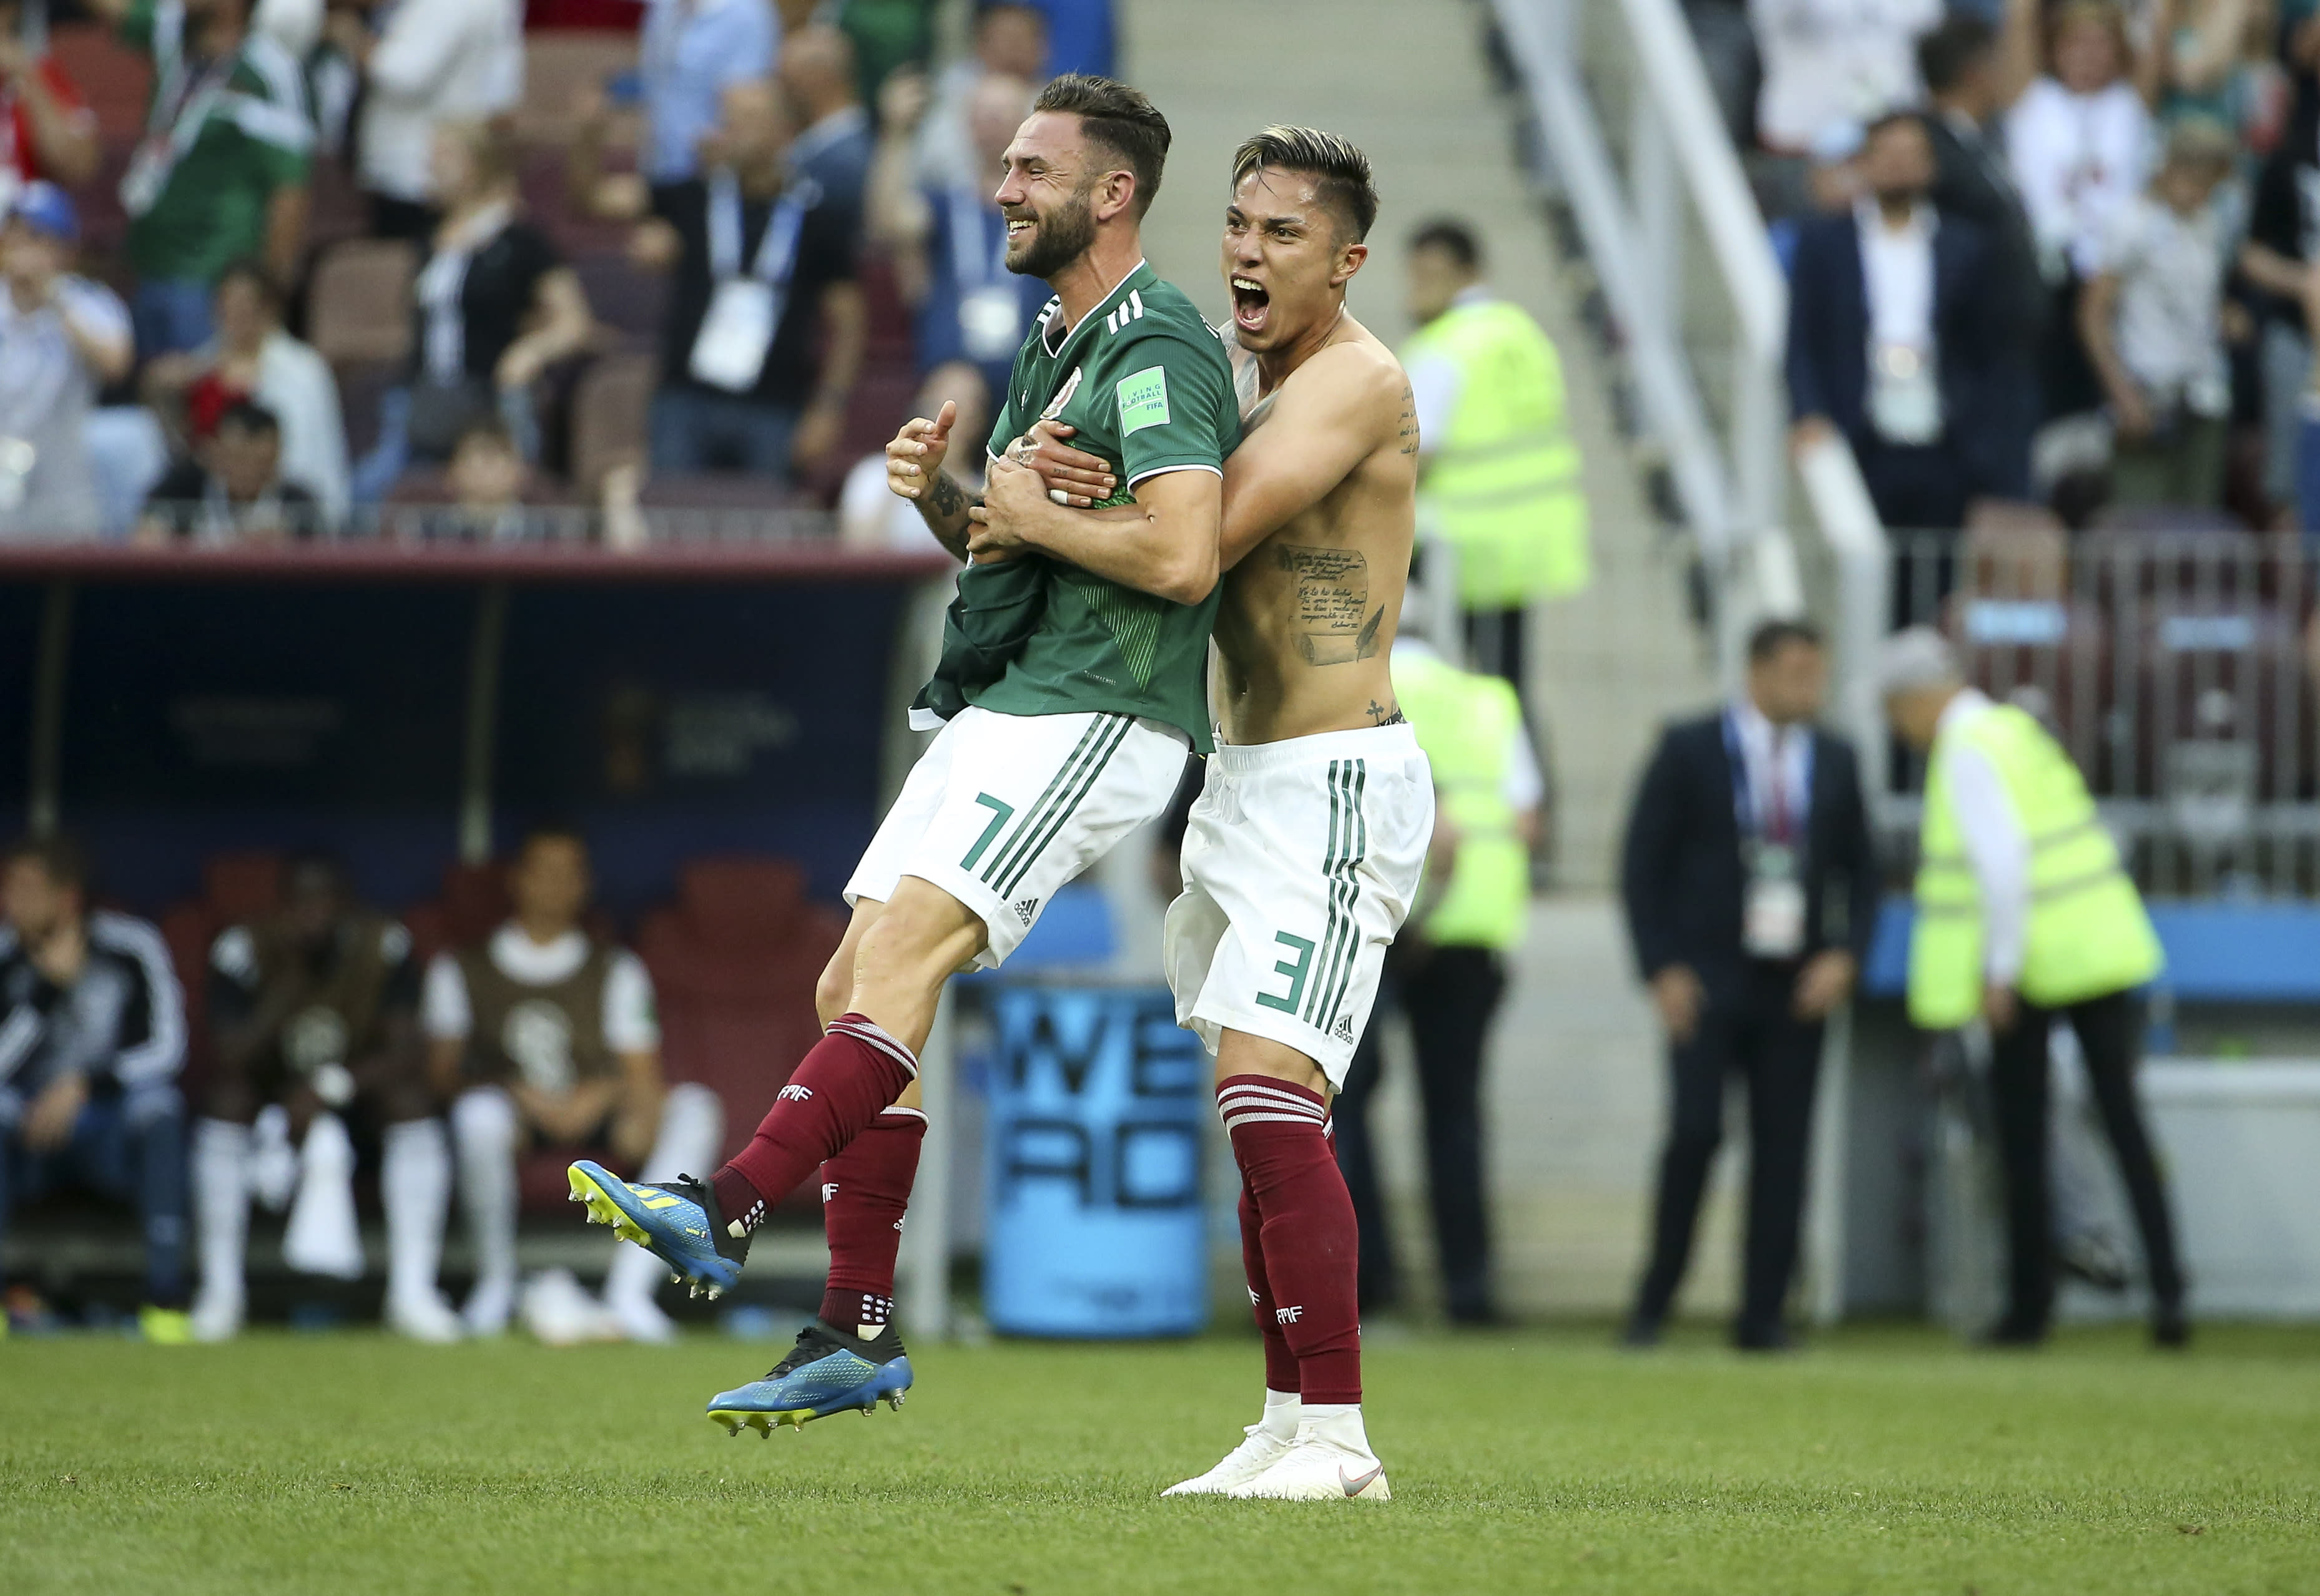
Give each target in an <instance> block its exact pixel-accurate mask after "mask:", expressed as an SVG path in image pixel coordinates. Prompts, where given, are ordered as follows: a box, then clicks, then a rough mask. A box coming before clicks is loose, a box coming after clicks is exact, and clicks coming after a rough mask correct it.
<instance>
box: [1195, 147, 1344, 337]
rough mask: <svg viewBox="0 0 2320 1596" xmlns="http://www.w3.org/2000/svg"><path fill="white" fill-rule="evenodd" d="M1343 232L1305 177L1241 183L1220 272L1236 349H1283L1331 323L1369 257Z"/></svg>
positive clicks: (1277, 170) (1263, 170) (1276, 173)
mask: <svg viewBox="0 0 2320 1596" xmlns="http://www.w3.org/2000/svg"><path fill="white" fill-rule="evenodd" d="M1345 234H1346V220H1345V218H1343V217H1341V216H1339V215H1337V213H1336V212H1334V211H1332V210H1331V209H1330V208H1329V206H1328V205H1327V204H1326V203H1323V202H1322V200H1321V198H1320V183H1319V180H1318V179H1316V178H1315V177H1313V176H1310V174H1308V173H1304V172H1297V171H1291V170H1288V169H1286V168H1282V167H1257V168H1256V169H1255V170H1254V171H1252V172H1250V173H1249V175H1248V176H1246V177H1244V178H1242V179H1241V180H1240V183H1239V184H1238V185H1237V186H1236V187H1235V188H1234V190H1233V197H1232V203H1230V204H1228V205H1227V206H1226V207H1225V239H1224V270H1225V284H1226V286H1227V287H1228V288H1230V289H1231V290H1232V297H1233V335H1234V337H1236V338H1238V339H1239V340H1240V347H1242V348H1244V349H1247V350H1249V351H1251V352H1252V353H1262V352H1264V351H1265V350H1268V349H1279V348H1284V347H1288V346H1290V345H1291V344H1293V343H1295V342H1296V341H1297V340H1298V339H1299V338H1302V337H1304V336H1305V335H1306V334H1307V333H1309V332H1310V331H1311V330H1312V329H1314V328H1315V327H1317V326H1319V325H1322V324H1324V323H1326V322H1328V321H1329V320H1334V319H1335V318H1336V316H1337V311H1338V309H1339V307H1340V306H1341V305H1343V303H1344V302H1345V287H1346V281H1347V280H1348V279H1349V278H1351V277H1352V276H1353V275H1354V274H1355V272H1357V271H1359V270H1361V268H1362V262H1363V261H1364V259H1366V258H1367V257H1368V255H1369V247H1368V246H1367V245H1365V244H1357V243H1354V242H1352V241H1351V240H1350V239H1346V237H1345Z"/></svg>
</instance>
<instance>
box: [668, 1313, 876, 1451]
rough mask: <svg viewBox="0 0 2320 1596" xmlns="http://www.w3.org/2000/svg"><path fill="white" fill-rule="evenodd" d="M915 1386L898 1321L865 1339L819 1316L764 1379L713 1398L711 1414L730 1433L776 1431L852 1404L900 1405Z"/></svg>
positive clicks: (868, 1408)
mask: <svg viewBox="0 0 2320 1596" xmlns="http://www.w3.org/2000/svg"><path fill="white" fill-rule="evenodd" d="M910 1388H911V1360H910V1357H908V1356H907V1355H906V1354H905V1353H904V1352H903V1351H902V1337H901V1336H900V1335H898V1334H897V1333H895V1330H894V1327H893V1325H891V1324H889V1325H886V1326H884V1327H883V1328H882V1329H881V1330H879V1331H878V1333H877V1335H876V1336H875V1337H873V1338H872V1339H869V1340H867V1341H865V1340H864V1339H862V1338H861V1337H859V1336H849V1335H847V1333H846V1332H845V1331H844V1330H838V1329H835V1328H833V1327H831V1326H829V1325H827V1324H824V1323H823V1322H822V1321H820V1320H819V1319H817V1320H815V1321H813V1322H811V1324H809V1325H807V1326H806V1327H805V1329H803V1330H800V1331H799V1332H798V1339H797V1345H796V1346H794V1347H793V1348H790V1355H789V1356H788V1357H784V1359H782V1361H781V1362H779V1363H777V1364H775V1366H773V1369H772V1371H771V1372H770V1373H769V1374H767V1375H766V1377H765V1378H764V1379H762V1380H757V1381H753V1382H751V1383H750V1384H747V1385H744V1386H742V1387H741V1388H740V1389H739V1391H728V1392H723V1393H720V1394H718V1395H716V1396H713V1397H711V1398H710V1399H709V1416H710V1418H711V1419H713V1420H716V1421H717V1422H718V1423H720V1424H721V1425H723V1426H724V1427H725V1430H726V1433H727V1434H729V1435H733V1436H739V1434H740V1433H741V1432H742V1431H743V1430H744V1429H754V1430H756V1431H757V1433H758V1434H759V1435H763V1436H771V1435H772V1434H773V1433H774V1431H775V1429H779V1428H780V1427H781V1426H782V1425H784V1424H788V1425H794V1426H803V1425H805V1424H806V1423H808V1422H809V1421H811V1420H815V1419H827V1418H829V1416H830V1415H831V1414H832V1413H842V1412H844V1411H846V1410H847V1409H848V1408H852V1409H854V1410H856V1411H858V1412H862V1413H869V1412H873V1411H876V1409H877V1406H878V1404H879V1403H880V1402H884V1403H885V1404H886V1405H887V1406H888V1407H890V1408H899V1407H901V1406H902V1393H904V1392H906V1391H908V1390H910Z"/></svg>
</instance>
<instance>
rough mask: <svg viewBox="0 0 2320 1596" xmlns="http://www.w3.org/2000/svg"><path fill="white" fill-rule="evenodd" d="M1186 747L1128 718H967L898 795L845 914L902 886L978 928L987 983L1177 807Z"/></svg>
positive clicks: (980, 712)
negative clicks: (1101, 865)
mask: <svg viewBox="0 0 2320 1596" xmlns="http://www.w3.org/2000/svg"><path fill="white" fill-rule="evenodd" d="M1191 747H1192V739H1191V738H1190V737H1188V736H1186V735H1184V734H1183V732H1181V731H1178V730H1177V729H1176V728H1175V727H1174V726H1165V725H1163V724H1162V723H1160V722H1159V721H1156V720H1142V719H1138V718H1137V717H1135V716H1132V715H1111V714H1087V713H1082V714H1075V715H1001V714H998V713H996V712H994V711H992V710H989V709H980V708H974V707H973V706H969V707H968V708H965V709H963V710H961V711H959V713H958V714H957V715H956V717H953V718H952V720H951V721H950V723H949V724H948V725H947V726H944V727H943V729H942V731H941V733H940V735H938V736H937V737H936V738H935V740H934V741H933V742H932V743H931V744H928V746H927V751H926V752H925V753H922V754H920V755H919V762H918V763H917V764H915V765H913V766H911V773H910V776H909V778H908V779H907V780H904V781H903V783H902V792H901V794H900V795H899V796H897V797H896V798H895V799H894V807H893V808H891V809H889V810H887V811H886V818H885V819H884V820H883V821H881V822H880V823H879V825H878V834H877V835H875V836H874V837H872V838H871V839H870V846H869V847H868V848H867V849H866V850H865V852H863V855H862V862H861V863H860V864H858V865H856V866H855V867H854V877H853V879H851V880H849V881H847V883H846V901H847V904H849V905H851V904H854V903H856V902H858V901H859V900H861V899H863V898H865V897H866V898H869V899H870V900H872V901H873V902H875V903H884V902H885V901H886V900H887V899H889V898H891V897H893V895H894V886H895V883H896V882H898V881H900V880H901V879H902V878H903V877H904V876H918V877H920V878H921V879H925V880H929V881H931V882H933V883H934V884H935V885H936V886H938V887H939V888H942V889H943V890H944V891H945V892H947V893H949V894H950V895H951V896H952V897H955V898H956V899H958V901H959V902H961V903H963V904H965V906H967V907H968V908H970V909H972V910H973V911H974V913H975V914H977V915H981V916H982V918H983V924H984V925H985V926H986V927H988V928H989V930H990V933H991V940H990V945H989V946H988V947H986V948H985V949H984V950H983V951H982V952H981V953H979V954H977V955H976V956H975V962H976V963H977V964H979V965H981V966H982V967H983V969H998V968H999V967H1000V966H1001V964H1003V963H1005V962H1006V961H1007V955H1009V954H1010V953H1012V952H1013V951H1015V949H1016V947H1017V945H1018V944H1019V943H1020V942H1022V940H1023V938H1024V935H1025V934H1026V933H1028V932H1029V931H1030V929H1031V927H1032V925H1033V924H1035V923H1037V921H1038V918H1039V910H1040V909H1041V908H1042V907H1043V906H1045V905H1046V904H1047V900H1048V899H1049V898H1050V897H1054V896H1055V894H1056V889H1057V888H1061V887H1063V886H1065V885H1066V884H1067V883H1069V882H1070V881H1072V880H1073V879H1074V878H1076V877H1077V876H1078V875H1079V874H1080V872H1081V871H1083V870H1086V869H1087V868H1088V866H1090V865H1092V864H1093V863H1094V862H1095V861H1097V860H1099V859H1101V858H1102V857H1103V856H1104V855H1105V854H1106V853H1108V852H1110V851H1111V849H1112V848H1113V846H1114V845H1115V844H1117V843H1119V841H1120V840H1121V839H1122V838H1124V837H1126V836H1127V835H1128V834H1129V833H1130V832H1132V831H1134V830H1136V828H1137V827H1138V826H1140V825H1145V824H1146V822H1149V821H1152V820H1156V819H1158V818H1159V817H1160V816H1161V815H1162V814H1163V813H1165V811H1166V809H1167V807H1168V800H1169V799H1170V798H1172V797H1174V795H1175V791H1176V783H1177V781H1178V780H1180V779H1181V778H1182V777H1183V773H1184V755H1185V753H1186V752H1187V751H1188V750H1189V749H1190V748H1191Z"/></svg>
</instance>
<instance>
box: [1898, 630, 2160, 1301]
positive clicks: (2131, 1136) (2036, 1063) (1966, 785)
mask: <svg viewBox="0 0 2320 1596" xmlns="http://www.w3.org/2000/svg"><path fill="white" fill-rule="evenodd" d="M1879 686H1880V688H1881V689H1882V690H1883V692H1884V695H1885V708H1886V714H1887V717H1888V718H1889V719H1890V720H1891V722H1892V724H1893V730H1894V733H1895V735H1897V736H1899V738H1900V740H1901V741H1902V742H1903V743H1905V744H1908V746H1909V747H1911V748H1914V749H1917V750H1918V751H1920V752H1922V753H1926V756H1927V757H1926V802H1925V816H1924V818H1923V820H1922V821H1921V822H1920V831H1919V835H1918V839H1917V852H1918V860H1919V862H1918V866H1917V922H1916V924H1915V927H1914V928H1913V930H1912V932H1911V933H1910V939H1909V996H1908V1001H1909V1018H1910V1020H1911V1021H1912V1022H1913V1023H1916V1024H1917V1025H1918V1026H1920V1027H1922V1028H1923V1029H1925V1030H1927V1031H1954V1030H1957V1029H1960V1028H1961V1027H1963V1026H1967V1025H1971V1024H1972V1023H1975V1022H1976V1021H1980V1022H1982V1023H1985V1024H1987V1025H1988V1027H1989V1036H1990V1063H1989V1087H1990V1096H1991V1100H1992V1105H1993V1107H1994V1109H1995V1114H1996V1118H1997V1122H1998V1157H1999V1161H2000V1163H2001V1164H2002V1166H2003V1167H2004V1168H2005V1172H2006V1227H2007V1252H2008V1257H2009V1267H2008V1273H2007V1310H2006V1313H2005V1316H2004V1317H2003V1318H2002V1319H2000V1320H1999V1321H1998V1323H1997V1324H1996V1325H1995V1326H1993V1327H1992V1328H1991V1330H1990V1331H1989V1338H1988V1339H1989V1340H1990V1341H1991V1342H1992V1343H1994V1344H1997V1345H2000V1346H2033V1345H2035V1344H2036V1343H2038V1342H2040V1341H2043V1340H2044V1339H2045V1336H2046V1331H2047V1329H2048V1326H2049V1325H2050V1323H2051V1322H2052V1321H2053V1308H2054V1236H2053V1210H2052V1203H2051V1197H2050V1195H2049V1189H2048V1177H2047V1159H2048V1145H2049V1144H2048V1134H2047V1132H2048V1125H2047V1119H2048V1083H2049V1079H2050V1075H2051V1064H2050V1060H2049V1055H2048V1050H2047V1043H2048V1041H2049V1037H2050V1033H2051V1032H2052V1031H2053V1023H2054V1021H2055V1019H2056V1018H2057V1017H2058V1016H2059V1017H2062V1018H2065V1019H2067V1020H2068V1021H2069V1023H2070V1025H2071V1030H2072V1031H2074V1032H2077V1033H2078V1039H2079V1050H2080V1058H2081V1059H2082V1061H2083V1063H2084V1065H2085V1068H2086V1074H2087V1081H2088V1084H2089V1086H2090V1087H2092V1088H2093V1092H2094V1099H2095V1106H2096V1109H2097V1111H2098V1113H2099V1114H2100V1115H2101V1117H2102V1122H2103V1129H2104V1131H2105V1132H2106V1133H2107V1135H2108V1137H2109V1138H2110V1144H2111V1150H2112V1151H2113V1152H2114V1153H2115V1154H2116V1156H2117V1159H2118V1169H2119V1174H2120V1176H2121V1177H2122V1178H2123V1180H2124V1182H2125V1186H2126V1193H2127V1198H2128V1202H2129V1205H2130V1206H2131V1207H2132V1208H2133V1209H2134V1221H2135V1226H2136V1228H2137V1229H2138V1230H2139V1231H2141V1232H2142V1235H2143V1261H2144V1266H2145V1269H2146V1272H2147V1275H2148V1278H2149V1282H2150V1286H2151V1300H2152V1310H2151V1311H2152V1321H2151V1328H2152V1339H2154V1340H2155V1341H2156V1342H2157V1343H2158V1344H2159V1345H2160V1346H2162V1347H2180V1346H2182V1345H2183V1344H2184V1342H2185V1341H2186V1340H2187V1339H2189V1333H2190V1332H2189V1321H2187V1320H2186V1318H2185V1316H2184V1305H2183V1276H2182V1272H2181V1270H2180V1267H2179V1266H2178V1264H2177V1262H2176V1256H2175V1234H2174V1226H2173V1222H2172V1220H2171V1219H2170V1216H2169V1213H2168V1206H2167V1190H2166V1185H2165V1182H2164V1180H2163V1178H2162V1177H2161V1174H2160V1170H2159V1163H2158V1159H2156V1157H2155V1156H2154V1155H2153V1153H2152V1147H2151V1137H2150V1133H2149V1132H2148V1131H2147V1130H2146V1128H2145V1127H2144V1125H2143V1112H2142V1109H2141V1108H2140V1106H2139V1105H2137V1104H2136V1102H2135V1096H2134V1070H2135V1066H2136V1064H2137V1063H2138V1061H2139V1054H2140V1052H2141V1044H2142V1035H2143V1022H2142V1013H2141V1009H2142V1005H2141V1003H2140V1002H2139V1001H2138V999H2137V997H2136V996H2135V994H2136V989H2137V988H2138V987H2142V986H2143V985H2145V984H2146V983H2147V982H2149V981H2150V980H2151V979H2152V977H2154V976H2156V975H2157V974H2158V973H2159V969H2160V964H2161V953H2160V947H2159V938H2158V935H2157V934H2156V933H2154V932H2153V931H2152V928H2151V919H2150V916H2149V915H2146V914H2145V913H2144V912H2143V899H2142V898H2141V897H2140V896H2139V895H2138V894H2137V893H2136V892H2135V889H2134V881H2133V880H2132V879H2129V878H2128V876H2127V874H2126V871H2125V869H2124V868H2123V867H2122V866H2121V864H2120V862H2119V857H2118V849H2117V845H2116V843H2113V842H2112V840H2111V834H2110V833H2109V831H2108V830H2107V829H2106V828H2105V827H2104V825H2103V824H2102V821H2101V819H2100V817H2099V816H2097V814H2096V813H2095V806H2094V800H2093V799H2092V798H2089V797H2088V795H2087V788H2086V782H2085V781H2084V780H2083V779H2082V778H2081V777H2080V774H2079V771H2078V768H2077V767H2076V766H2075V765H2073V764H2072V763H2071V756H2070V754H2069V753H2067V752H2066V751H2064V749H2063V748H2062V745H2061V744H2058V743H2056V742H2055V741H2054V739H2053V737H2052V736H2050V735H2047V733H2046V731H2045V730H2044V728H2043V727H2041V726H2039V724H2038V723H2037V721H2036V720H2035V719H2033V718H2032V717H2030V716H2029V715H2028V714H2026V713H2025V712H2024V711H2023V710H2021V709H2018V708H2015V707H2014V706H2013V705H2010V704H1993V703H1992V702H1990V700H1989V699H1987V698H1985V697H1984V696H1983V695H1982V694H1980V693H1979V692H1977V691H1975V690H1973V689H1972V688H1970V687H1968V686H1966V685H1965V679H1964V677H1963V675H1962V673H1961V672H1960V671H1959V669H1958V665H1957V661H1956V658H1955V656H1954V654H1953V653H1952V652H1951V649H1950V646H1949V644H1948V643H1947V641H1946V640H1944V638H1943V636H1942V635H1941V634H1940V633H1938V632H1936V631H1935V630H1933V629H1932V628H1931V627H1913V628H1911V629H1910V630H1908V631H1906V632H1902V633H1899V634H1897V635H1896V636H1893V637H1891V638H1889V639H1888V640H1887V643H1886V648H1885V653H1884V655H1883V657H1882V659H1881V660H1880V670H1879Z"/></svg>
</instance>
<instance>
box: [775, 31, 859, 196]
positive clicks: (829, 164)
mask: <svg viewBox="0 0 2320 1596" xmlns="http://www.w3.org/2000/svg"><path fill="white" fill-rule="evenodd" d="M775 78H776V79H777V81H779V83H780V84H781V86H782V92H783V93H784V94H785V95H788V97H789V109H790V114H791V116H792V117H793V118H794V119H795V121H796V123H797V126H798V128H799V130H800V131H799V132H798V135H797V137H796V138H794V139H793V140H791V141H790V154H789V159H790V166H791V167H793V169H794V170H795V171H796V172H797V174H798V176H801V177H804V178H807V179H809V180H810V181H811V182H812V183H813V184H814V185H816V186H817V187H819V188H820V190H821V192H822V196H823V198H824V200H825V202H826V203H829V204H832V205H835V206H837V207H838V210H839V211H841V212H846V213H847V214H848V215H850V216H851V217H852V219H853V230H854V233H855V236H856V240H857V241H858V240H859V239H860V236H861V231H862V213H863V206H864V203H865V198H864V193H863V191H864V189H865V187H866V186H867V185H868V184H869V181H870V157H871V152H872V149H874V147H875V143H876V140H875V138H874V136H873V130H872V128H871V126H870V113H868V112H866V111H865V110H864V109H863V108H862V102H861V100H860V99H859V98H858V97H857V96H856V94H855V92H854V44H853V41H850V40H848V39H847V37H846V35H845V34H843V33H841V32H838V30H837V29H835V28H826V27H811V28H805V29H802V30H800V31H799V32H796V33H793V34H792V35H791V36H790V37H789V38H788V39H787V40H785V41H784V43H783V45H782V64H781V68H780V69H779V71H777V72H776V73H775Z"/></svg>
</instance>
